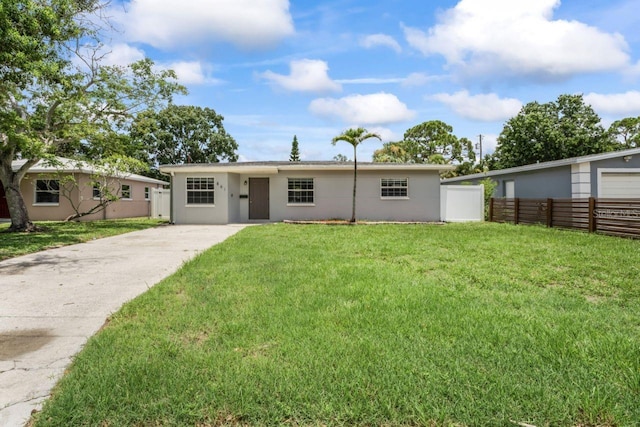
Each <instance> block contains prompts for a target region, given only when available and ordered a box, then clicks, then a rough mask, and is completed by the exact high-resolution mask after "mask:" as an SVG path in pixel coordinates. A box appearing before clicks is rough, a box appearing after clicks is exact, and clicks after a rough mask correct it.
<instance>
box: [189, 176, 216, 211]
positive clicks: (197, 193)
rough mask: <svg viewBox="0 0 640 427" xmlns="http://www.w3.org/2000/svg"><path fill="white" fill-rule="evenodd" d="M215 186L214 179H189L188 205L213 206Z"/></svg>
mask: <svg viewBox="0 0 640 427" xmlns="http://www.w3.org/2000/svg"><path fill="white" fill-rule="evenodd" d="M214 184H215V181H214V179H213V178H187V204H188V205H213V204H214V200H215V198H214V193H215V186H214Z"/></svg>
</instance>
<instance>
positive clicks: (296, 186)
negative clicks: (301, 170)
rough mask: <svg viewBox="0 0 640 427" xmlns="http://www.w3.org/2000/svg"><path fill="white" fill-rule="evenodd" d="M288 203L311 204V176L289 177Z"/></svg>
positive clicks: (312, 195)
mask: <svg viewBox="0 0 640 427" xmlns="http://www.w3.org/2000/svg"><path fill="white" fill-rule="evenodd" d="M288 181H289V182H288V190H289V197H288V199H287V200H288V203H290V204H313V203H314V194H313V193H314V186H313V184H314V183H313V178H289V180H288Z"/></svg>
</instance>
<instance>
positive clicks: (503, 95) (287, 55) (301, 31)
mask: <svg viewBox="0 0 640 427" xmlns="http://www.w3.org/2000/svg"><path fill="white" fill-rule="evenodd" d="M109 15H110V16H111V19H112V22H113V24H114V26H115V28H116V29H117V30H118V31H115V32H113V33H112V34H111V39H110V40H109V41H108V48H109V49H110V51H111V53H110V54H109V56H108V57H107V61H109V62H110V63H113V64H126V63H129V62H132V61H135V60H138V59H141V58H143V57H145V56H146V57H149V58H151V59H153V60H154V61H155V62H156V64H157V65H158V66H159V67H163V68H171V69H173V70H175V71H176V73H177V75H178V77H179V80H180V82H181V83H183V84H184V85H186V86H187V87H188V89H189V95H187V96H180V97H178V98H176V100H175V103H176V104H181V105H198V106H202V107H209V108H213V109H214V110H215V111H216V112H217V113H219V114H221V115H222V116H224V127H225V129H226V130H227V132H228V133H230V134H231V135H232V136H233V137H234V138H235V139H236V141H237V142H238V145H239V150H238V154H239V155H240V160H244V161H256V160H257V161H260V160H287V159H288V157H289V152H290V149H291V141H292V140H293V136H294V135H296V136H297V138H298V141H299V144H300V152H301V157H302V160H330V159H332V158H333V157H334V156H335V155H336V154H345V155H347V156H348V157H349V158H351V157H352V149H351V147H350V146H348V145H346V144H344V143H338V145H336V146H332V145H331V139H332V138H333V137H334V136H336V135H338V134H340V133H341V132H342V131H343V130H345V129H347V128H349V127H352V126H362V127H365V128H367V129H368V130H370V131H373V132H377V133H378V134H380V135H381V136H382V139H383V141H384V142H387V141H397V140H401V139H402V136H403V134H404V132H405V131H406V130H407V129H409V128H410V127H413V126H415V125H417V124H420V123H422V122H425V121H429V120H442V121H444V122H446V123H448V124H449V125H451V126H453V129H454V134H455V135H457V136H458V137H466V138H469V139H471V140H472V141H474V142H477V141H478V139H479V137H478V136H479V135H483V142H484V143H483V154H484V153H489V152H492V151H493V149H494V148H495V144H496V142H495V141H496V138H497V136H498V135H499V134H500V132H501V130H502V128H503V126H504V123H505V121H506V120H508V119H509V118H510V117H513V116H514V115H516V114H517V113H518V111H519V110H520V108H521V107H522V106H523V105H524V104H526V103H528V102H533V101H538V102H541V103H542V102H549V101H554V100H556V99H557V97H558V96H559V95H561V94H565V93H568V94H583V95H584V98H585V100H586V102H587V103H589V104H590V105H591V106H592V107H593V108H594V110H595V111H596V112H597V113H598V114H599V115H600V117H601V118H602V120H603V125H604V126H608V125H609V124H610V123H611V122H612V121H614V120H617V119H620V118H623V117H630V116H633V117H635V116H640V31H638V28H640V3H638V0H564V1H558V0H527V1H516V0H460V1H454V0H436V1H418V0H414V1H409V0H377V1H375V2H371V1H370V0H334V1H309V0H291V1H288V0H181V1H175V0H130V1H122V0H115V1H113V2H112V5H111V10H110V11H109ZM341 144H342V145H341ZM380 147H381V143H380V142H379V141H378V140H374V139H372V140H368V141H366V142H365V143H363V145H362V146H361V147H360V148H359V151H358V158H359V159H362V160H365V161H366V160H370V159H371V156H372V154H373V151H374V150H376V149H378V148H380Z"/></svg>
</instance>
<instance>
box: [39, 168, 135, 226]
mask: <svg viewBox="0 0 640 427" xmlns="http://www.w3.org/2000/svg"><path fill="white" fill-rule="evenodd" d="M47 163H49V164H50V165H51V166H54V167H56V168H57V169H58V172H57V173H56V174H55V181H46V182H57V183H58V188H57V190H58V191H59V194H60V197H62V198H64V199H66V200H67V202H68V203H69V206H71V209H73V214H71V215H69V216H68V217H67V218H65V221H74V220H78V219H80V218H82V217H85V216H87V215H92V214H96V213H100V212H102V211H104V210H105V209H106V208H107V207H108V206H109V205H110V204H111V203H113V202H115V201H118V200H120V199H121V198H122V197H123V195H122V181H123V180H125V179H127V178H128V177H129V176H131V174H132V173H141V172H143V171H145V170H146V169H147V168H148V167H147V165H146V164H145V163H143V162H141V161H139V160H136V159H133V158H131V157H122V156H112V157H108V158H104V159H99V160H95V161H93V162H91V163H88V162H86V161H82V160H70V159H61V158H53V159H50V160H48V162H47ZM69 169H72V170H82V171H86V172H87V173H88V176H89V179H88V180H86V181H84V180H83V181H81V180H79V176H78V175H77V174H74V173H69V172H67V171H68V170H69ZM85 187H86V188H85ZM88 193H89V194H91V197H85V196H83V195H84V194H88Z"/></svg>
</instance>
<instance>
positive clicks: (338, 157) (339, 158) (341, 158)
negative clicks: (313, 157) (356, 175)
mask: <svg viewBox="0 0 640 427" xmlns="http://www.w3.org/2000/svg"><path fill="white" fill-rule="evenodd" d="M333 160H335V161H336V162H348V161H349V159H348V158H347V156H345V155H344V154H336V155H335V156H333Z"/></svg>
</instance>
